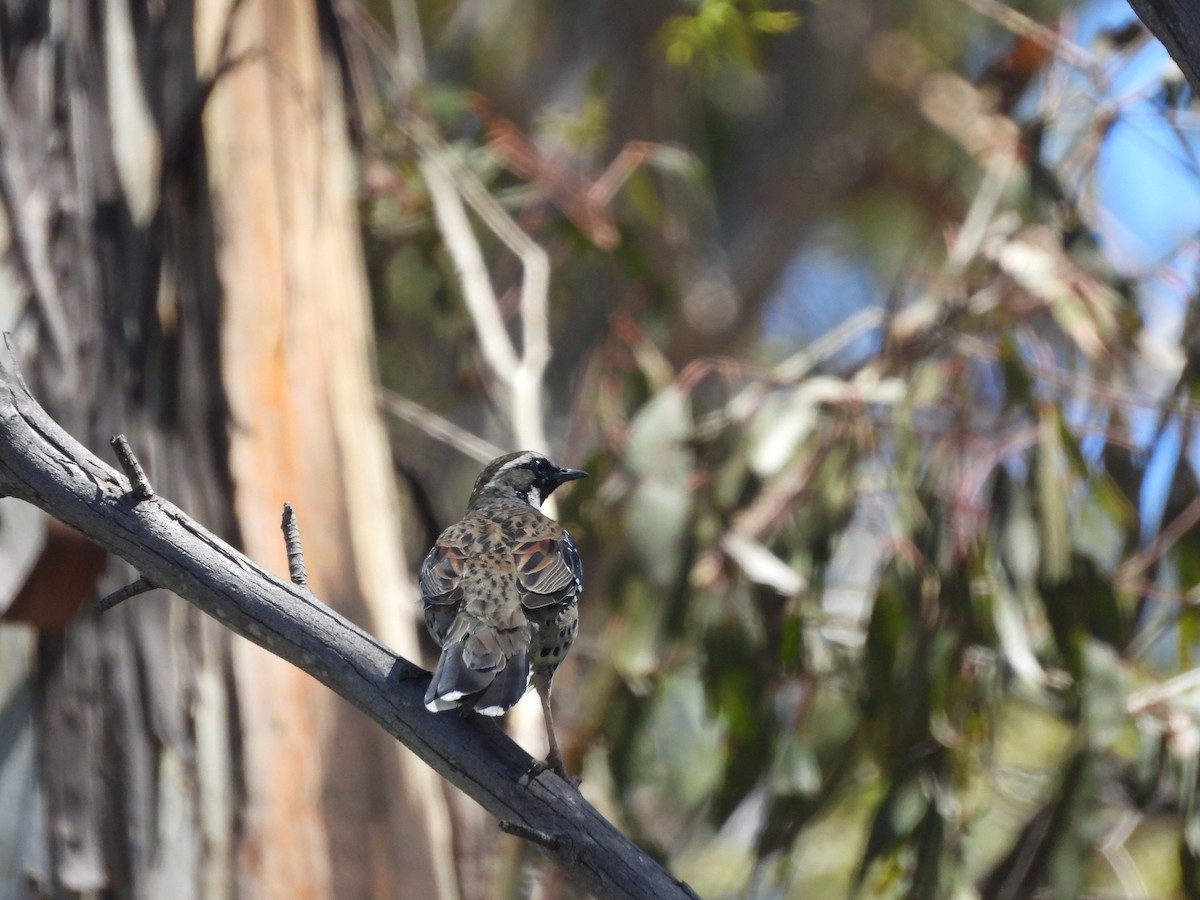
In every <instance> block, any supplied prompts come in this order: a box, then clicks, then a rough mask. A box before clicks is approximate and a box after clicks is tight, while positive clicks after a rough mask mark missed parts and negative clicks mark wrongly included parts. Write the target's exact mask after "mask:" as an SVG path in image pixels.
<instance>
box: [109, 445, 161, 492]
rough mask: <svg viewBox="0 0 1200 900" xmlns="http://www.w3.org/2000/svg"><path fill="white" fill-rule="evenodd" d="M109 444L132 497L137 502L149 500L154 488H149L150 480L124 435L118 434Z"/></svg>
mask: <svg viewBox="0 0 1200 900" xmlns="http://www.w3.org/2000/svg"><path fill="white" fill-rule="evenodd" d="M109 443H110V444H112V448H113V452H114V453H115V454H116V455H117V462H119V463H120V464H121V468H122V469H123V470H124V472H125V476H126V477H127V478H128V479H129V483H130V485H131V486H132V488H133V496H135V497H137V498H138V499H139V500H149V499H151V498H152V497H153V496H154V488H152V487H150V479H149V478H147V477H146V470H145V469H143V468H142V464H141V463H140V462H138V459H137V457H136V456H134V455H133V450H132V449H131V448H130V446H129V441H127V440H126V439H125V435H123V434H118V435H117V436H116V437H115V438H113V439H112V440H111V441H109Z"/></svg>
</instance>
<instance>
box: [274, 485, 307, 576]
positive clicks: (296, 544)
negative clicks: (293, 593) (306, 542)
mask: <svg viewBox="0 0 1200 900" xmlns="http://www.w3.org/2000/svg"><path fill="white" fill-rule="evenodd" d="M280 527H281V528H282V529H283V544H284V547H285V548H286V549H287V561H288V577H289V578H291V579H292V584H294V585H296V586H297V587H302V588H307V587H308V568H307V567H306V566H305V565H304V548H303V547H302V546H301V545H300V520H299V519H298V518H297V517H296V510H295V509H293V508H292V504H290V503H287V502H285V503H284V504H283V521H282V522H281V523H280Z"/></svg>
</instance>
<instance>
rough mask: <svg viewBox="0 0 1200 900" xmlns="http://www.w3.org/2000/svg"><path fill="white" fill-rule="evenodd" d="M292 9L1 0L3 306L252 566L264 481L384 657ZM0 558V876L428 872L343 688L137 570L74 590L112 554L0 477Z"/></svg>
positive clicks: (336, 107) (316, 140)
mask: <svg viewBox="0 0 1200 900" xmlns="http://www.w3.org/2000/svg"><path fill="white" fill-rule="evenodd" d="M319 13H320V10H319V9H318V6H317V5H316V4H312V3H306V2H300V0H246V2H232V3H231V2H227V0H225V2H221V0H197V2H195V3H186V2H171V3H159V2H150V0H108V2H102V0H90V2H86V0H50V2H20V0H4V2H3V3H0V56H2V62H3V66H2V67H0V194H2V200H3V209H2V212H3V216H2V219H3V222H2V223H0V240H2V241H3V242H4V243H5V244H6V245H7V246H6V251H7V253H6V257H5V259H6V266H5V272H4V276H5V277H4V278H3V279H2V281H0V317H4V320H3V321H0V327H3V328H4V329H12V330H15V332H16V333H17V336H18V339H19V344H20V346H21V348H22V350H23V352H24V355H25V371H26V375H27V378H28V379H29V380H30V382H31V387H33V389H34V390H35V391H36V393H37V395H38V396H39V397H40V398H41V399H42V400H43V401H44V404H45V406H46V408H47V409H48V410H49V411H50V412H51V414H52V415H53V416H54V417H55V418H56V419H57V420H58V421H59V422H60V423H61V424H62V425H63V426H64V427H66V428H67V429H68V430H69V431H70V432H71V433H72V434H73V435H75V436H76V437H78V438H80V439H81V440H83V441H84V443H86V444H87V445H88V446H89V447H91V448H92V449H93V450H94V451H96V452H98V453H100V454H101V455H106V454H108V453H109V451H108V450H107V443H108V440H109V438H110V437H111V436H112V435H114V434H117V433H118V432H123V433H125V434H126V435H127V436H128V438H129V440H130V442H131V444H132V445H133V447H134V448H135V449H136V451H137V453H138V455H139V457H140V458H141V460H142V461H143V463H144V464H145V465H146V467H147V469H148V471H149V476H150V479H151V482H152V484H153V485H154V487H155V489H156V490H157V491H159V492H160V493H161V494H163V495H164V496H168V497H170V498H171V499H172V500H173V501H174V502H176V503H177V504H178V505H179V506H181V507H183V508H184V509H185V510H186V511H187V512H188V513H189V514H190V515H192V516H194V517H195V518H197V519H198V520H200V521H201V522H203V523H205V524H206V525H207V526H208V527H209V528H211V529H212V530H214V531H216V532H217V533H218V534H220V535H222V536H224V537H226V538H227V539H229V540H231V541H234V542H235V543H239V544H240V545H242V546H243V547H244V548H245V549H246V551H247V552H248V554H249V555H250V556H251V557H253V558H255V559H257V560H258V561H260V562H261V563H263V564H265V565H268V566H270V567H271V568H273V569H274V570H275V571H277V572H281V573H286V562H285V560H284V555H283V545H282V541H281V540H280V538H279V528H278V522H279V515H280V511H281V506H282V502H283V501H284V500H290V501H291V502H292V503H293V505H294V506H295V507H296V509H297V511H298V513H299V515H300V517H301V522H302V524H303V526H304V534H305V541H306V551H307V558H308V564H309V571H310V584H311V587H312V588H313V590H314V591H315V592H316V593H317V594H318V595H319V596H320V597H322V599H324V600H325V601H326V602H328V603H330V604H331V605H333V606H335V607H336V608H338V609H340V610H341V611H342V612H344V613H345V614H346V615H348V616H349V617H351V618H352V619H355V620H357V621H358V622H359V623H360V624H362V625H363V626H365V627H366V628H368V629H369V630H371V631H373V632H374V633H376V634H378V635H380V636H381V637H382V638H383V639H384V640H385V641H387V642H388V643H389V644H390V645H391V646H393V647H394V648H396V649H397V650H398V651H400V652H401V653H403V654H405V655H407V656H409V657H410V658H411V657H415V656H417V655H418V654H417V653H416V647H415V630H414V621H413V610H414V608H415V604H413V603H410V602H409V601H410V600H411V597H410V596H409V592H410V590H411V588H410V586H409V585H410V579H409V577H408V575H407V574H406V572H405V571H404V565H403V560H402V558H401V555H400V554H401V534H400V527H399V524H398V521H397V518H396V515H395V502H394V496H393V487H392V482H391V475H390V466H389V455H388V453H387V447H386V442H385V436H384V434H383V431H382V428H381V426H380V424H379V422H378V420H377V417H376V413H375V410H374V407H373V397H374V390H373V373H372V369H371V363H370V360H371V347H372V335H371V330H370V322H369V316H368V308H369V307H368V298H367V290H366V286H365V281H364V278H363V275H362V265H361V258H360V257H361V252H360V248H359V243H358V231H357V223H356V218H355V205H354V195H353V186H354V172H353V158H352V155H351V153H350V151H349V147H348V145H347V139H346V135H345V128H344V123H345V115H344V110H343V106H342V92H343V86H342V82H341V77H340V73H339V70H338V67H337V64H336V61H335V60H334V58H333V55H332V54H331V53H329V52H328V51H327V49H326V46H325V45H324V43H323V41H322V35H321V30H320V24H319V22H320V15H319ZM5 563H7V565H5ZM0 569H3V570H4V571H0V614H3V616H4V624H3V625H0V654H2V655H3V659H2V660H0V662H2V663H3V664H2V665H0V803H5V800H6V798H17V801H19V802H17V805H15V806H10V805H9V804H8V803H5V805H4V809H5V816H4V817H3V818H4V819H5V824H4V825H3V826H0V896H10V895H11V896H23V895H24V893H25V892H26V890H27V887H26V886H27V885H28V884H30V883H32V884H35V885H37V886H38V889H39V890H41V891H44V892H45V893H47V894H50V895H71V894H75V893H81V894H88V893H91V892H98V891H111V892H112V895H113V896H118V897H147V898H160V897H171V898H186V897H230V896H245V897H255V898H258V897H335V896H336V897H369V896H377V897H391V896H401V895H411V896H422V897H434V896H443V897H447V896H456V894H457V889H456V886H455V881H454V876H453V868H452V853H451V850H450V847H449V837H448V830H449V829H448V826H447V824H446V823H447V816H446V813H445V809H444V802H445V801H444V797H443V795H442V793H441V791H440V790H437V789H435V786H434V783H433V776H432V775H431V774H430V773H428V772H427V771H426V770H425V769H424V768H423V767H421V766H420V764H418V763H417V762H416V761H415V760H413V759H411V758H410V757H409V756H408V755H406V754H405V753H404V752H403V751H402V750H400V749H398V748H397V745H396V744H395V743H394V742H392V741H391V740H390V739H388V738H387V737H386V736H385V735H383V734H382V733H381V732H379V731H378V729H375V728H374V727H373V726H371V725H370V724H369V723H367V722H366V721H365V720H364V719H363V718H362V717H361V716H360V715H359V714H358V713H357V712H356V711H354V710H352V709H351V708H350V707H349V706H347V705H346V704H345V703H343V702H342V701H340V700H338V699H336V698H334V697H333V696H332V695H330V694H329V693H328V692H327V691H326V690H325V689H324V688H322V687H320V686H319V685H317V684H316V683H315V682H313V681H311V679H309V678H308V677H307V676H305V675H303V674H302V673H300V672H299V671H298V670H295V669H293V668H292V667H291V666H289V665H287V664H285V663H282V662H281V661H280V660H278V659H277V658H275V657H272V656H270V655H269V654H266V653H264V652H262V651H260V650H259V649H257V648H255V647H253V646H251V645H249V644H247V643H245V642H243V641H241V640H239V639H236V638H233V637H231V636H230V634H229V633H228V632H227V631H226V630H225V629H223V628H222V627H221V626H220V625H218V624H217V623H215V622H214V621H213V620H211V619H209V618H207V617H205V616H203V615H201V614H199V613H198V612H197V611H196V610H195V609H194V608H192V607H191V606H189V605H188V604H185V603H183V602H181V601H179V600H178V598H175V597H173V596H171V595H168V594H166V593H164V592H155V593H152V594H149V595H143V596H140V597H137V598H134V599H132V600H129V601H127V602H125V603H123V604H121V605H120V606H118V607H117V608H116V609H114V610H113V611H112V612H109V613H106V614H104V615H103V616H99V615H96V614H95V613H93V612H92V611H90V609H89V608H88V607H87V606H86V601H87V600H89V599H91V598H92V597H94V596H98V595H102V594H104V593H106V592H108V591H110V590H112V589H114V588H117V587H119V586H121V585H122V584H123V583H125V582H127V581H129V580H131V579H132V578H133V577H134V576H133V573H131V572H130V570H129V569H128V567H127V566H125V564H123V563H121V562H120V561H119V560H116V559H113V558H109V557H107V556H106V555H104V554H103V553H102V552H100V551H98V550H97V549H96V548H95V547H94V546H92V545H90V544H89V543H87V542H86V541H84V540H82V539H81V538H79V537H78V536H76V535H74V534H73V533H70V532H64V531H62V530H61V529H59V528H50V527H48V526H44V525H42V524H41V523H40V520H38V519H37V518H36V517H33V516H31V515H30V514H29V513H28V511H26V510H18V509H17V508H16V507H15V506H14V505H13V502H12V501H5V502H4V503H3V504H2V505H0ZM10 809H15V810H17V812H16V814H15V815H10V813H9V810H10ZM6 842H7V843H6ZM5 863H11V864H12V865H11V866H8V867H6V865H5Z"/></svg>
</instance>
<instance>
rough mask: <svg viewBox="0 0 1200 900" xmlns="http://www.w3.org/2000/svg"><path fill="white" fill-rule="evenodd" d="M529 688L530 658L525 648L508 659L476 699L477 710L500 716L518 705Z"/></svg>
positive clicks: (484, 713) (485, 713)
mask: <svg viewBox="0 0 1200 900" xmlns="http://www.w3.org/2000/svg"><path fill="white" fill-rule="evenodd" d="M528 688H529V658H528V656H526V654H525V651H524V650H520V651H518V653H517V655H516V656H514V657H513V658H512V659H510V660H508V662H507V663H506V664H505V666H504V668H503V669H501V670H500V671H499V672H497V673H496V677H495V679H494V680H493V681H492V683H491V684H489V685H488V686H487V689H486V690H485V691H484V692H483V693H482V694H480V695H479V697H478V698H476V700H475V712H477V713H481V714H482V715H485V716H499V715H502V714H504V713H505V712H507V711H508V710H510V709H512V707H514V706H516V704H517V701H518V700H520V699H521V698H522V697H524V696H525V691H526V690H527V689H528Z"/></svg>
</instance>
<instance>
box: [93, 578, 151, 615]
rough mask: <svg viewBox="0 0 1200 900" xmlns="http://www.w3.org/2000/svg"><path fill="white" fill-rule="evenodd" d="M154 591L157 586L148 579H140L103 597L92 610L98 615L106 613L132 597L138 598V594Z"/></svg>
mask: <svg viewBox="0 0 1200 900" xmlns="http://www.w3.org/2000/svg"><path fill="white" fill-rule="evenodd" d="M153 590H156V586H155V585H153V584H151V583H150V581H149V580H148V579H146V578H139V579H138V580H137V581H134V582H130V583H129V584H127V585H125V586H124V587H120V588H117V589H116V590H115V591H113V592H112V593H111V594H106V595H105V596H103V597H101V598H100V599H99V600H97V601H96V602H95V603H93V604H92V608H93V609H95V610H96V612H98V613H106V612H108V611H109V610H110V609H112V608H113V607H114V606H116V605H117V604H118V603H123V602H124V601H126V600H128V599H129V598H130V597H136V596H137V595H138V594H145V593H147V592H149V591H153Z"/></svg>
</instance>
